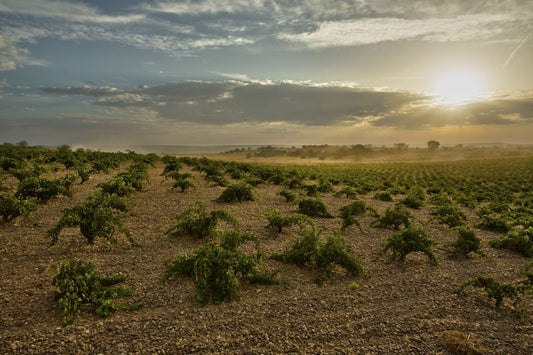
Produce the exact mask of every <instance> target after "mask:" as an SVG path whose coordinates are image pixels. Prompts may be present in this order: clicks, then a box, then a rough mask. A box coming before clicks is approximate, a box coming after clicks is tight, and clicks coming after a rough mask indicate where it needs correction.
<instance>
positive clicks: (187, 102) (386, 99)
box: [43, 81, 427, 126]
mask: <svg viewBox="0 0 533 355" xmlns="http://www.w3.org/2000/svg"><path fill="white" fill-rule="evenodd" d="M43 91H44V92H46V93H51V94H60V95H85V96H90V97H95V98H98V100H97V101H94V102H93V103H94V104H96V105H100V106H105V107H112V108H127V107H128V108H130V109H140V108H142V109H148V110H150V111H153V112H156V113H157V115H158V116H159V117H160V118H161V119H165V120H171V121H176V122H191V123H200V124H216V125H226V124H235V123H246V122H255V123H273V122H287V123H292V124H300V125H309V126H329V125H338V124H347V123H349V122H355V121H357V117H366V116H381V115H385V114H387V113H388V112H390V111H395V110H399V109H401V108H402V107H404V106H405V105H411V104H413V103H416V102H419V101H421V100H422V101H423V100H426V99H427V98H426V97H425V96H422V95H418V94H411V93H406V92H381V91H375V90H371V89H357V88H353V87H342V86H332V85H329V86H328V85H325V84H320V85H316V84H309V83H296V82H291V83H275V84H264V83H259V82H242V81H227V82H181V83H170V84H166V85H161V86H154V87H141V88H135V89H131V90H125V91H120V90H116V89H111V88H98V87H89V86H86V87H67V88H44V89H43Z"/></svg>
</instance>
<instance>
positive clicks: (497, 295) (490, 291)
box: [453, 276, 533, 320]
mask: <svg viewBox="0 0 533 355" xmlns="http://www.w3.org/2000/svg"><path fill="white" fill-rule="evenodd" d="M468 286H474V287H480V288H483V289H485V292H486V293H487V296H488V297H489V298H492V299H494V301H495V306H496V308H500V306H501V304H502V302H503V299H504V297H509V298H510V300H511V301H512V303H513V308H514V313H515V315H516V316H517V317H519V318H522V319H524V320H527V307H526V305H525V302H524V301H523V300H522V295H523V294H524V293H526V292H531V290H533V286H532V284H531V282H530V281H529V280H526V281H524V282H521V283H518V284H514V283H500V282H498V281H496V280H494V279H493V278H492V277H486V276H476V277H472V278H470V279H468V280H466V281H464V282H463V283H462V284H461V285H459V288H458V289H457V290H455V291H453V293H455V294H458V295H459V294H461V293H463V292H464V290H465V289H466V288H467V287H468Z"/></svg>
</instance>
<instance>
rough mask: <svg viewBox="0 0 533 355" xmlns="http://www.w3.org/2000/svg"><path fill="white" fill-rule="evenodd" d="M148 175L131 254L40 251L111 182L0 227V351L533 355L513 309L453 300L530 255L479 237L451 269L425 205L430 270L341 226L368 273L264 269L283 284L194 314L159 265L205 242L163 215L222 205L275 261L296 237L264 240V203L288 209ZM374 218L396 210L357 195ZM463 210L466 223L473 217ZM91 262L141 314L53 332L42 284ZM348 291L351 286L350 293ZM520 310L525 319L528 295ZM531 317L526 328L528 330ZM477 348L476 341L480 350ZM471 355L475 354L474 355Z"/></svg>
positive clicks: (442, 236)
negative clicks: (66, 267)
mask: <svg viewBox="0 0 533 355" xmlns="http://www.w3.org/2000/svg"><path fill="white" fill-rule="evenodd" d="M162 170H163V165H161V164H159V165H157V167H156V168H154V169H152V170H151V173H150V183H149V185H148V186H147V187H146V188H145V189H144V190H143V191H142V192H139V193H136V194H135V195H134V196H133V197H132V198H130V203H131V205H132V206H133V208H132V211H131V212H130V213H129V216H127V218H126V225H127V227H128V228H129V229H130V231H131V232H132V235H133V237H134V238H135V239H136V240H137V241H138V242H139V243H140V246H139V247H131V246H129V244H128V243H127V241H126V239H125V238H123V237H121V236H119V243H118V244H117V245H115V246H113V247H112V248H109V247H108V246H106V245H103V244H98V243H97V245H95V246H89V245H87V243H86V241H85V239H84V238H83V237H82V236H81V235H80V234H79V231H78V230H76V229H73V228H69V229H66V230H64V231H63V232H62V234H61V236H60V239H59V243H58V244H57V245H55V246H50V245H49V240H48V239H47V237H46V231H47V230H48V229H49V228H51V227H53V226H54V225H55V223H56V222H57V221H58V220H59V217H60V216H61V210H62V209H64V208H66V207H68V206H72V205H74V204H79V203H81V202H82V201H83V200H84V199H85V197H86V196H87V195H88V194H89V193H91V192H92V191H94V190H95V185H96V184H98V183H99V182H103V181H106V180H108V179H109V178H110V176H111V175H103V174H102V175H93V176H91V179H90V180H89V181H88V182H87V183H86V184H84V185H75V186H74V188H73V191H74V198H73V199H69V198H66V197H60V198H56V199H53V200H51V201H49V202H48V203H47V204H46V205H40V206H39V207H38V209H37V211H36V212H34V213H32V215H31V216H30V217H29V219H27V220H20V221H15V223H12V224H10V225H4V226H0V353H3V354H8V353H14V354H15V353H18V354H41V353H60V354H75V353H80V354H85V353H90V354H132V353H139V354H145V353H150V354H175V353H194V352H198V353H232V354H240V353H247V354H250V353H254V354H256V353H257V354H260V353H264V354H271V353H350V354H351V353H369V354H372V353H376V354H384V353H394V354H398V353H417V354H447V353H453V346H454V344H462V345H465V346H466V347H467V348H470V349H471V350H475V349H478V350H479V351H481V352H483V349H484V351H485V352H486V353H491V354H511V353H513V354H531V353H533V327H532V326H531V325H528V324H524V323H522V322H520V321H519V320H517V319H515V318H513V317H512V316H511V315H510V314H509V307H510V306H509V305H508V304H506V305H504V307H503V309H502V310H498V309H496V308H495V307H494V302H493V301H490V300H489V299H488V298H487V297H486V295H485V294H484V293H483V292H482V291H481V290H478V289H472V288H470V289H467V291H466V293H465V295H463V296H457V295H455V294H453V293H452V291H453V290H454V289H455V288H456V287H457V286H458V285H459V284H460V283H461V282H462V281H464V280H466V279H467V278H469V277H473V276H476V275H479V274H482V275H486V276H491V277H494V278H496V279H498V280H500V281H502V282H510V281H517V280H520V279H523V277H522V276H521V275H520V274H519V270H520V269H523V267H524V266H525V265H526V264H527V263H528V261H529V260H528V259H526V258H523V257H521V256H518V255H517V254H514V253H512V252H509V251H506V250H497V249H493V248H491V247H489V246H488V241H489V240H490V239H492V238H495V237H497V235H495V234H492V233H488V232H485V231H477V232H478V235H480V236H481V237H482V238H483V251H484V252H485V253H486V255H487V257H481V256H478V255H475V256H473V257H471V258H468V259H450V258H448V257H447V256H446V251H447V250H448V249H449V247H447V246H446V243H450V242H452V241H453V240H454V238H455V237H454V236H453V235H452V234H450V233H448V232H447V228H446V227H445V226H442V225H437V224H435V223H433V222H431V221H429V220H430V218H429V210H428V209H427V208H425V209H422V210H420V211H412V212H413V213H414V214H415V216H416V218H417V223H424V224H425V223H427V227H426V228H427V230H428V231H429V232H430V234H431V235H432V237H433V238H434V239H436V240H438V241H439V244H438V245H437V246H435V247H434V248H433V250H434V252H435V254H436V255H437V257H438V259H439V265H438V266H431V265H430V264H429V263H428V262H427V259H426V258H425V256H423V255H417V254H410V255H408V258H407V259H408V260H407V262H406V263H405V265H404V266H403V267H399V266H398V265H397V264H387V263H385V260H383V259H380V260H378V261H375V262H373V261H372V258H373V257H374V255H375V254H376V253H377V252H378V251H379V249H380V246H381V243H382V242H383V238H385V237H386V236H388V235H390V234H391V233H392V232H391V231H389V230H384V229H377V228H373V227H371V226H370V223H371V222H372V221H373V218H372V217H361V218H360V220H361V222H362V225H363V230H364V231H365V233H361V232H360V231H359V230H358V229H357V228H355V227H350V228H348V230H347V232H346V241H347V242H348V243H349V244H351V245H352V246H353V247H354V248H355V250H356V253H357V255H358V256H359V257H360V259H361V261H362V263H363V265H364V267H365V269H366V271H367V274H368V277H359V278H356V279H353V278H351V277H349V276H347V275H343V274H342V273H340V274H339V275H336V276H335V277H334V278H333V279H331V280H328V281H327V282H326V283H325V284H323V285H320V286H319V285H317V284H316V283H315V282H314V280H315V278H316V275H317V274H316V272H315V271H313V270H308V269H302V268H298V267H295V266H292V265H285V264H282V263H279V262H275V261H272V260H267V263H268V264H270V265H271V266H272V267H275V268H280V269H281V270H282V272H281V277H282V278H283V279H285V280H287V281H289V283H290V284H289V285H288V286H287V285H274V286H262V285H260V286H256V285H242V286H243V287H242V289H241V297H240V300H239V301H238V302H234V303H223V304H221V305H218V306H216V305H207V306H204V307H199V306H198V305H197V304H196V301H195V288H194V285H193V284H192V282H191V281H190V280H189V279H186V278H184V279H181V280H178V281H171V282H168V283H163V282H161V278H162V276H163V274H164V272H165V264H164V261H165V260H169V259H173V258H174V257H175V256H176V254H178V253H189V252H192V251H193V250H195V249H196V248H198V247H199V246H201V245H202V242H201V241H197V240H193V239H191V238H182V239H173V238H169V237H167V236H166V235H165V234H164V232H165V230H167V229H168V228H169V227H170V226H171V225H172V224H173V217H174V216H175V215H176V214H177V213H179V212H181V211H183V210H185V209H186V208H188V207H189V206H190V205H191V204H192V202H193V201H195V200H204V201H206V202H207V204H208V206H209V207H210V208H211V209H220V208H227V209H229V210H231V211H232V212H233V213H234V214H235V215H236V216H237V217H238V218H239V220H240V221H241V222H242V228H243V230H244V231H247V232H253V233H255V234H256V235H258V236H259V238H260V241H261V244H262V247H263V251H265V252H266V253H271V252H275V251H277V252H279V251H281V250H282V249H283V248H284V246H286V245H287V243H288V241H289V240H290V239H291V238H293V237H296V236H297V235H298V230H297V229H296V228H295V229H288V230H287V231H284V233H282V234H281V235H276V234H275V233H273V232H271V231H269V230H267V229H266V228H265V226H266V225H267V220H266V218H265V217H264V212H265V209H266V208H267V207H274V208H277V209H279V210H281V211H283V212H285V213H291V212H296V206H294V205H290V204H287V203H286V202H285V200H284V198H283V197H280V196H278V195H277V192H278V191H279V190H280V189H281V188H280V187H278V186H273V185H260V186H259V187H258V188H257V191H258V193H259V195H260V199H259V201H257V202H244V203H237V204H219V203H216V202H213V200H214V199H216V198H217V197H218V196H219V194H220V192H221V191H222V190H223V188H220V187H210V186H209V184H207V183H206V182H205V181H204V179H203V178H202V176H201V175H199V174H198V173H194V180H195V181H194V183H195V184H196V186H197V190H196V191H192V190H189V191H187V192H185V193H180V192H178V191H176V190H173V189H171V184H172V183H171V181H170V180H164V179H163V178H162V177H161V176H160V173H161V172H162ZM361 198H362V199H365V200H366V201H368V202H369V203H370V204H372V205H373V206H375V207H376V208H377V209H378V211H379V212H383V211H384V209H385V208H386V207H387V206H391V205H392V203H385V202H381V201H376V200H372V199H371V198H370V196H361ZM321 199H322V200H323V201H324V202H326V204H327V205H328V207H329V209H330V211H331V212H332V213H334V214H335V213H338V211H339V209H340V208H341V207H342V206H344V205H347V204H348V203H350V200H348V199H346V198H336V197H332V196H331V194H328V195H324V194H323V195H322V196H321ZM466 212H468V213H469V217H470V220H471V222H473V221H475V215H473V214H472V213H471V211H466ZM316 222H317V224H318V225H319V226H320V227H321V228H322V229H323V234H322V235H323V237H325V236H327V235H328V234H329V233H332V232H333V231H334V230H335V229H339V228H340V227H341V220H340V219H339V218H336V219H316ZM67 258H77V259H81V260H94V262H95V265H96V269H97V271H98V272H99V273H101V274H104V275H111V274H114V273H119V274H123V275H127V280H126V282H125V285H126V286H128V287H129V288H131V289H132V290H133V291H134V294H133V296H132V297H130V298H128V299H127V301H129V302H140V303H141V304H142V307H141V308H140V309H139V310H137V311H129V312H128V311H119V312H115V313H112V314H111V315H110V316H109V317H107V318H100V317H98V316H96V315H92V314H87V313H82V314H80V315H78V316H77V317H75V319H74V323H73V324H72V325H69V326H61V314H60V310H59V308H58V305H57V303H56V302H55V301H54V288H53V287H52V285H51V280H52V277H53V275H54V273H55V272H56V269H57V265H58V262H59V260H62V259H67ZM353 281H355V282H356V283H357V284H358V285H359V286H360V287H358V288H357V287H354V284H353ZM527 302H528V305H529V306H528V308H529V309H528V310H529V314H532V313H533V309H532V307H531V305H532V303H533V302H532V299H531V296H528V299H527ZM531 320H532V319H531V315H530V319H529V321H531ZM476 342H477V343H476ZM472 353H473V352H472Z"/></svg>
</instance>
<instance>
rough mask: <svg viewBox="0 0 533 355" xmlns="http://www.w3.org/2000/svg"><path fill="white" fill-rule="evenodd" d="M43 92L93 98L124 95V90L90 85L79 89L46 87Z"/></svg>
mask: <svg viewBox="0 0 533 355" xmlns="http://www.w3.org/2000/svg"><path fill="white" fill-rule="evenodd" d="M42 90H43V91H44V92H45V93H48V94H58V95H83V96H92V97H103V96H115V95H118V94H120V93H122V90H119V89H117V88H112V87H107V86H100V87H95V86H90V85H87V86H78V87H70V86H67V87H45V88H42Z"/></svg>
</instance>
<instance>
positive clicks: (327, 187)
mask: <svg viewBox="0 0 533 355" xmlns="http://www.w3.org/2000/svg"><path fill="white" fill-rule="evenodd" d="M317 190H318V192H322V193H328V192H335V188H334V187H333V184H332V183H331V181H329V180H324V179H322V180H320V181H319V183H318V188H317Z"/></svg>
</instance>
